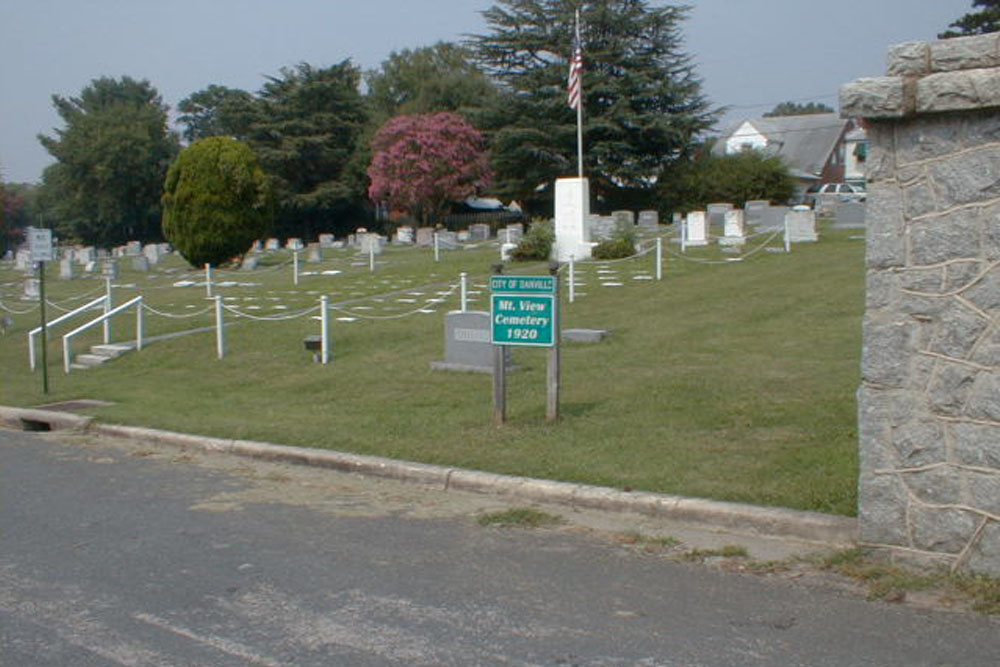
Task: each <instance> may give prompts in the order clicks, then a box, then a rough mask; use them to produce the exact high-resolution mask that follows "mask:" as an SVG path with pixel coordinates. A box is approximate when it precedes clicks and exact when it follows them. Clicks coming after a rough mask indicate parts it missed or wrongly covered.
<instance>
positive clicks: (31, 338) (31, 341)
mask: <svg viewBox="0 0 1000 667" xmlns="http://www.w3.org/2000/svg"><path fill="white" fill-rule="evenodd" d="M102 303H103V304H104V305H105V308H106V307H107V304H108V295H107V294H105V295H104V296H101V297H98V298H96V299H94V300H93V301H91V302H90V303H88V304H87V305H85V306H80V307H79V308H77V309H76V310H73V311H70V312H68V313H66V314H65V315H60V316H59V317H57V318H56V319H54V320H52V321H51V322H46V323H45V327H46V328H48V327H51V326H55V325H57V324H60V323H62V322H65V321H66V320H68V319H70V318H71V317H74V316H76V315H79V314H80V313H82V312H83V311H85V310H90V309H91V308H94V307H95V306H98V305H100V304H102ZM40 333H42V327H40V326H38V327H35V328H34V329H32V330H31V331H29V332H28V364H29V365H30V366H31V370H35V363H36V362H35V336H37V335H38V334H40Z"/></svg>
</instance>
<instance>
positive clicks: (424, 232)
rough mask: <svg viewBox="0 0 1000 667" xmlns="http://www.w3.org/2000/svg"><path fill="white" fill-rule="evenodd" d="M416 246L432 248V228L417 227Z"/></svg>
mask: <svg viewBox="0 0 1000 667" xmlns="http://www.w3.org/2000/svg"><path fill="white" fill-rule="evenodd" d="M417 245H418V246H424V247H427V246H432V245H434V228H433V227H418V228H417Z"/></svg>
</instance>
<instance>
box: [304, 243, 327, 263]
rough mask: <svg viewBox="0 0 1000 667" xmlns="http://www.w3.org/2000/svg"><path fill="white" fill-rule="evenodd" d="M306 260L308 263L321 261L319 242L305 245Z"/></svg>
mask: <svg viewBox="0 0 1000 667" xmlns="http://www.w3.org/2000/svg"><path fill="white" fill-rule="evenodd" d="M306 261H307V262H309V263H310V264H319V263H320V262H322V261H323V246H321V245H320V244H319V243H310V244H309V245H308V246H307V247H306Z"/></svg>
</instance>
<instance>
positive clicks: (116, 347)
mask: <svg viewBox="0 0 1000 667" xmlns="http://www.w3.org/2000/svg"><path fill="white" fill-rule="evenodd" d="M134 349H135V345H127V344H124V343H110V344H108V345H91V346H90V353H91V354H96V355H99V356H102V357H107V358H108V359H115V358H116V357H120V356H122V355H123V354H125V353H126V352H128V351H130V350H134Z"/></svg>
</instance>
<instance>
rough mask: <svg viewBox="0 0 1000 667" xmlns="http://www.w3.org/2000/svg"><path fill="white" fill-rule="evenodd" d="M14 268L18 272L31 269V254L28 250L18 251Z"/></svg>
mask: <svg viewBox="0 0 1000 667" xmlns="http://www.w3.org/2000/svg"><path fill="white" fill-rule="evenodd" d="M14 266H15V267H16V268H17V270H18V271H27V270H28V269H29V268H31V252H30V251H28V250H18V251H17V260H16V264H15V265H14Z"/></svg>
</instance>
